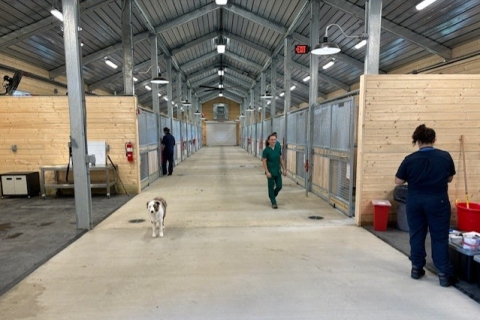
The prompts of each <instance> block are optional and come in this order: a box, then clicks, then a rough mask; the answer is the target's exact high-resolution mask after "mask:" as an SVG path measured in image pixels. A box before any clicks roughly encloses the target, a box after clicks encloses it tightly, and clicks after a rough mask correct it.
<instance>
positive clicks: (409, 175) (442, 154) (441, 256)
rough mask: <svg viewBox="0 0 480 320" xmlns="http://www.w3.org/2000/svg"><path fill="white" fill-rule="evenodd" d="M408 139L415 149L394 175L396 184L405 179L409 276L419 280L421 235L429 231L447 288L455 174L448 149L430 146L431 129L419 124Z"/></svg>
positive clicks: (422, 252)
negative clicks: (450, 191)
mask: <svg viewBox="0 0 480 320" xmlns="http://www.w3.org/2000/svg"><path fill="white" fill-rule="evenodd" d="M412 139H413V141H412V143H413V145H415V144H417V145H418V148H419V150H418V151H416V152H414V153H412V154H410V155H408V156H407V157H405V159H404V160H403V161H402V163H401V164H400V167H399V168H398V171H397V174H396V175H395V183H396V184H397V185H402V184H404V183H405V182H408V191H407V202H406V211H407V221H408V226H409V229H410V230H409V233H410V261H411V262H412V270H411V274H410V275H411V277H412V278H413V279H420V278H421V277H422V276H423V275H424V274H425V270H424V269H423V267H424V266H425V263H426V260H425V257H426V255H427V254H426V252H425V238H426V236H427V232H428V231H430V238H431V240H432V259H433V263H434V265H435V268H436V269H437V271H438V277H439V282H440V285H441V286H442V287H449V286H450V285H452V284H454V283H455V281H456V279H455V277H454V276H453V267H452V264H451V262H450V259H449V257H448V233H449V228H450V215H451V205H450V200H449V198H448V183H449V182H451V181H452V179H453V176H454V175H455V173H456V172H455V164H454V163H453V159H452V157H451V155H450V154H449V153H448V152H446V151H442V150H439V149H435V148H434V147H433V144H434V142H435V141H436V138H435V131H434V130H433V129H431V128H427V127H426V126H425V125H424V124H422V125H420V126H418V127H417V128H416V129H415V132H414V133H413V135H412Z"/></svg>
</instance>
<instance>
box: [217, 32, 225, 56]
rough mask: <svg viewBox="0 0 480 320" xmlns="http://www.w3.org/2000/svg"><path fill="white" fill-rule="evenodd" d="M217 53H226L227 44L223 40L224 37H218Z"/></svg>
mask: <svg viewBox="0 0 480 320" xmlns="http://www.w3.org/2000/svg"><path fill="white" fill-rule="evenodd" d="M217 52H218V53H225V42H224V40H223V36H218V39H217Z"/></svg>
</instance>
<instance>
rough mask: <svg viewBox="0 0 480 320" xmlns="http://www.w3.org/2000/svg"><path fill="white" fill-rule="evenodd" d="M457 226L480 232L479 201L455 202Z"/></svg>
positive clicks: (461, 228)
mask: <svg viewBox="0 0 480 320" xmlns="http://www.w3.org/2000/svg"><path fill="white" fill-rule="evenodd" d="M456 206H457V227H458V229H460V230H462V231H476V232H480V203H476V202H469V203H468V208H467V204H466V202H457V203H456Z"/></svg>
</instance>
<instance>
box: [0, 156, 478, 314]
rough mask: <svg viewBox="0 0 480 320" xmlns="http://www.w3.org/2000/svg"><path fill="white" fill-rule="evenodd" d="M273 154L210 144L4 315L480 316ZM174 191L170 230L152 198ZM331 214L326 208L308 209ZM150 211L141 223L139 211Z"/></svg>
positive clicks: (23, 285)
mask: <svg viewBox="0 0 480 320" xmlns="http://www.w3.org/2000/svg"><path fill="white" fill-rule="evenodd" d="M284 182H285V183H284V190H282V191H281V193H280V196H279V198H278V205H279V209H278V210H274V209H272V208H271V207H270V204H269V201H268V197H267V188H266V179H265V176H264V174H263V171H262V168H261V163H260V161H259V160H258V159H256V158H254V157H253V156H252V155H249V154H247V153H246V152H245V151H244V150H242V149H240V148H233V147H230V148H204V149H202V150H200V151H199V152H198V153H196V154H195V155H193V156H192V157H190V158H188V159H187V160H186V161H184V162H182V163H181V164H180V165H179V166H178V167H176V168H175V170H174V173H173V176H170V177H164V178H161V179H159V180H157V181H156V182H154V183H153V184H152V185H151V186H150V187H148V188H147V189H146V190H144V192H143V193H142V194H140V195H138V196H136V197H134V198H133V199H132V200H130V201H129V202H127V203H126V204H125V205H124V206H122V207H121V208H120V209H119V210H117V211H116V212H114V213H113V214H112V215H111V216H110V217H109V218H107V219H106V220H105V221H103V222H102V223H101V224H100V225H99V226H97V227H96V228H95V229H94V230H92V231H90V232H88V233H87V234H86V235H84V236H83V237H81V238H80V239H79V240H77V241H76V242H74V243H73V244H72V245H70V246H69V247H68V248H66V249H65V250H63V251H62V252H60V253H59V254H58V255H56V256H55V257H54V258H52V259H51V260H50V261H48V262H47V263H45V264H44V265H43V266H42V267H40V268H39V269H37V270H36V271H35V272H34V273H32V274H31V275H30V276H28V277H27V278H25V279H24V280H23V281H22V282H20V283H19V284H18V285H17V286H15V287H14V288H13V289H11V290H10V291H9V292H7V293H6V294H5V295H3V296H2V297H0V318H1V319H2V320H4V319H49V320H50V319H115V320H119V319H182V320H183V319H209V320H212V319H369V320H372V319H452V318H455V319H472V318H475V317H476V315H478V314H479V312H480V305H479V304H477V303H476V302H475V301H473V300H471V299H469V298H468V297H466V296H465V295H463V294H462V293H460V292H459V291H458V290H456V289H454V288H441V287H440V286H439V285H438V279H437V277H436V276H434V275H432V274H431V273H427V275H426V277H425V278H423V279H422V280H420V281H414V280H411V279H410V278H409V269H410V267H409V266H410V264H409V261H408V259H407V258H406V257H405V256H404V255H403V254H402V253H400V252H398V251H396V250H395V249H393V248H392V247H390V246H389V245H387V244H385V243H384V242H382V241H381V240H379V239H378V238H376V237H375V236H373V235H372V234H370V233H369V232H367V231H365V230H364V229H362V228H359V227H357V226H355V225H354V224H353V220H352V219H350V218H346V217H345V216H344V215H343V214H341V213H339V212H337V211H336V210H334V209H333V208H332V207H330V206H329V205H327V204H326V203H325V202H324V201H322V200H320V199H319V198H317V197H316V196H313V195H310V197H308V198H307V197H305V192H304V191H303V190H302V189H301V188H299V187H298V186H296V185H295V183H293V182H292V181H290V180H289V179H285V181H284ZM157 195H160V196H163V197H165V198H166V199H167V201H168V213H167V224H166V226H167V228H166V233H165V237H164V238H156V239H152V238H151V229H150V225H149V222H148V215H147V213H146V208H145V204H146V202H147V201H148V200H150V199H151V198H153V197H154V196H157ZM312 215H315V216H322V217H324V219H323V220H312V219H308V217H309V216H312ZM138 219H146V221H145V222H141V223H130V222H129V221H130V220H138Z"/></svg>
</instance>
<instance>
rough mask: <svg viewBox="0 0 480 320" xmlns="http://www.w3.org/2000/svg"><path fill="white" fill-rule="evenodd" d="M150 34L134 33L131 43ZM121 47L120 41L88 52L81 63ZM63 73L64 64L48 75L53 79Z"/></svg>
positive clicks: (93, 59) (103, 56)
mask: <svg viewBox="0 0 480 320" xmlns="http://www.w3.org/2000/svg"><path fill="white" fill-rule="evenodd" d="M149 36H150V33H149V32H142V33H139V34H137V35H135V36H134V37H133V43H134V44H136V43H138V42H141V41H144V40H147V39H148V37H149ZM122 48H123V44H122V42H118V43H116V44H114V45H111V46H108V47H106V48H103V49H101V50H98V51H96V52H94V53H91V54H89V55H88V56H86V57H83V59H82V63H83V65H87V64H89V63H92V62H94V61H97V60H100V59H103V58H105V57H106V56H108V55H110V54H112V53H114V52H117V51H119V50H122ZM64 73H65V65H63V66H60V67H57V68H55V69H53V70H51V71H50V72H49V77H50V78H52V79H55V78H56V77H59V76H61V75H62V74H64Z"/></svg>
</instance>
